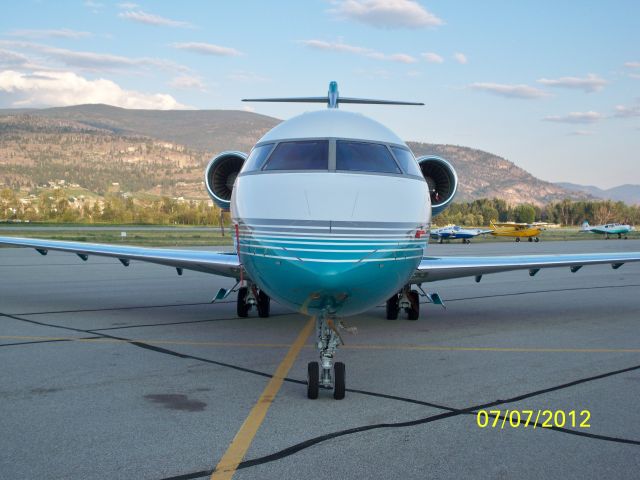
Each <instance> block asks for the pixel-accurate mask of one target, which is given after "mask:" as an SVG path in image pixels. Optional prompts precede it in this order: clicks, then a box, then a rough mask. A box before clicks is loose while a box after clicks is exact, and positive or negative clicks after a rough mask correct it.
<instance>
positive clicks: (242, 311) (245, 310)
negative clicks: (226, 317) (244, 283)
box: [236, 287, 249, 318]
mask: <svg viewBox="0 0 640 480" xmlns="http://www.w3.org/2000/svg"><path fill="white" fill-rule="evenodd" d="M247 292H248V289H247V287H240V288H239V289H238V298H237V299H236V302H237V307H236V310H237V313H238V316H239V317H243V318H244V317H248V316H249V305H247V303H246V302H245V300H246V298H247Z"/></svg>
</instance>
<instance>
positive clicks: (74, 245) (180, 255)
mask: <svg viewBox="0 0 640 480" xmlns="http://www.w3.org/2000/svg"><path fill="white" fill-rule="evenodd" d="M0 245H13V246H17V247H32V248H35V249H36V250H37V251H38V252H40V253H41V254H42V255H46V254H47V252H48V251H49V250H58V251H61V252H69V253H75V254H76V255H78V256H79V257H80V258H81V259H82V260H87V258H88V256H90V255H98V256H102V257H113V258H117V259H118V260H120V262H121V263H122V264H123V265H124V266H125V267H126V266H128V265H129V261H131V260H137V261H141V262H150V263H157V264H160V265H166V266H169V267H174V268H176V269H178V273H182V269H186V270H196V271H198V272H205V273H213V274H215V275H221V276H223V277H233V278H239V277H240V260H239V259H238V255H236V254H235V253H223V252H208V251H203V250H173V249H165V248H146V247H132V246H128V245H105V244H100V243H85V242H66V241H58V240H40V239H36V238H18V237H0Z"/></svg>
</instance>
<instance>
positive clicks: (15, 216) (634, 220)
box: [0, 188, 640, 226]
mask: <svg viewBox="0 0 640 480" xmlns="http://www.w3.org/2000/svg"><path fill="white" fill-rule="evenodd" d="M2 220H8V221H11V220H21V221H25V220H28V221H30V222H52V223H58V222H59V223H108V224H129V223H134V224H164V225H166V224H176V225H218V224H219V222H220V209H219V208H218V207H217V206H215V205H210V204H209V202H206V201H196V200H191V201H179V200H176V199H172V198H169V197H162V198H159V199H153V200H140V199H136V200H134V199H133V198H131V197H128V198H125V197H124V196H122V195H120V194H110V195H109V194H108V195H106V196H105V197H104V199H103V201H102V202H97V201H92V202H89V201H85V202H84V203H80V205H78V204H77V200H76V201H74V199H73V198H71V197H68V194H66V193H65V191H64V189H57V190H52V191H42V192H40V194H39V195H38V196H37V198H35V199H33V200H32V201H31V202H30V203H29V204H25V203H23V202H21V201H20V199H19V197H18V195H17V194H16V192H15V191H13V190H12V189H9V188H5V189H2V190H0V221H2ZM585 220H587V221H588V222H589V223H591V224H594V225H598V224H603V223H608V222H613V221H616V222H622V223H629V224H632V225H636V224H640V206H639V205H627V204H625V203H624V202H613V201H610V200H584V201H572V200H562V201H560V202H553V203H549V204H547V205H545V206H543V207H539V206H536V205H529V204H522V205H514V206H511V205H509V204H507V202H505V201H504V200H501V199H497V198H494V199H480V200H474V201H472V202H458V203H453V204H452V205H451V206H450V207H449V208H448V209H447V210H445V211H444V212H443V213H441V214H440V215H438V216H437V217H435V218H434V223H436V224H438V225H447V224H456V225H464V226H482V225H489V223H490V222H491V221H494V222H496V221H497V222H508V221H513V222H524V223H531V222H535V221H542V222H549V223H557V224H560V225H580V224H581V223H582V222H583V221H585Z"/></svg>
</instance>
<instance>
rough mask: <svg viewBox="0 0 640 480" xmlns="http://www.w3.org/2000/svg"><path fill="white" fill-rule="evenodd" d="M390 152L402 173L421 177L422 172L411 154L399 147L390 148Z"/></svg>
mask: <svg viewBox="0 0 640 480" xmlns="http://www.w3.org/2000/svg"><path fill="white" fill-rule="evenodd" d="M391 150H393V154H394V155H395V156H396V160H398V163H400V166H401V167H402V170H404V173H406V174H408V175H415V176H417V177H422V171H421V170H420V166H419V165H418V162H416V159H415V158H414V156H413V153H411V152H410V151H409V150H406V149H404V148H399V147H391Z"/></svg>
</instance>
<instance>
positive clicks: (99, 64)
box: [0, 40, 188, 72]
mask: <svg viewBox="0 0 640 480" xmlns="http://www.w3.org/2000/svg"><path fill="white" fill-rule="evenodd" d="M2 46H9V47H13V48H18V49H21V50H27V51H31V52H35V53H36V54H39V55H41V56H43V57H45V58H48V59H52V60H54V61H56V62H59V63H62V64H64V65H66V66H70V67H77V68H81V69H85V70H91V71H104V70H107V71H113V70H123V69H126V70H131V69H138V68H140V67H143V68H149V67H156V68H162V69H164V70H171V71H183V72H184V71H187V70H188V69H187V68H186V67H184V66H182V65H178V64H176V63H174V62H171V61H169V60H162V59H159V58H147V57H142V58H130V57H123V56H120V55H112V54H108V53H94V52H82V51H76V50H67V49H64V48H56V47H50V46H48V45H42V44H39V43H31V42H18V41H9V40H0V47H2Z"/></svg>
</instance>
